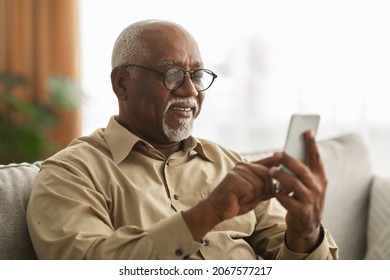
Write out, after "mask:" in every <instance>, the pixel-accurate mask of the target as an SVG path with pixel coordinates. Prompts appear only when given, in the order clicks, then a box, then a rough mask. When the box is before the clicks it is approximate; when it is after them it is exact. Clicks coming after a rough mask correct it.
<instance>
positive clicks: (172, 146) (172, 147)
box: [149, 142, 181, 158]
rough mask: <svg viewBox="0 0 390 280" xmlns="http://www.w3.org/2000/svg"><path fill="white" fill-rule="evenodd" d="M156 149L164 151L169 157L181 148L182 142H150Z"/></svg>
mask: <svg viewBox="0 0 390 280" xmlns="http://www.w3.org/2000/svg"><path fill="white" fill-rule="evenodd" d="M149 143H150V144H151V145H152V146H153V147H154V148H155V149H156V150H158V151H159V152H160V153H162V154H163V155H164V156H165V157H166V158H168V157H169V156H170V155H172V154H173V153H175V152H177V151H179V150H180V147H181V142H174V143H169V144H163V145H162V144H156V143H151V142H149Z"/></svg>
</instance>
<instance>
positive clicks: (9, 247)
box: [0, 134, 390, 259]
mask: <svg viewBox="0 0 390 280" xmlns="http://www.w3.org/2000/svg"><path fill="white" fill-rule="evenodd" d="M319 146H320V153H321V156H322V158H323V161H324V164H325V169H326V172H327V176H328V181H329V184H328V190H327V198H326V205H325V213H324V217H323V223H324V225H325V227H326V228H328V229H329V230H330V231H331V233H332V235H333V237H334V239H335V240H336V243H337V244H338V245H339V247H340V258H341V259H390V207H388V205H389V204H390V179H389V178H383V177H379V176H375V174H373V173H372V170H371V165H370V158H369V154H368V151H367V149H366V145H365V143H364V141H363V140H362V138H361V137H360V136H359V135H357V134H348V135H341V136H338V137H335V138H332V139H327V140H322V141H320V142H319ZM270 152H272V151H256V152H253V153H248V154H246V155H245V156H246V157H247V158H248V159H258V158H262V157H264V156H266V155H267V154H269V153H270ZM39 164H40V163H39V162H37V163H34V164H28V163H21V164H9V165H1V166H0V259H36V256H35V253H34V249H33V247H32V244H31V241H30V239H29V234H28V230H27V226H26V222H25V213H26V207H27V203H28V200H29V195H30V191H31V186H32V183H33V181H34V178H35V176H36V174H37V173H38V171H39ZM48 230H49V229H48Z"/></svg>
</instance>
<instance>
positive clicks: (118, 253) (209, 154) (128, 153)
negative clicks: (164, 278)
mask: <svg viewBox="0 0 390 280" xmlns="http://www.w3.org/2000/svg"><path fill="white" fill-rule="evenodd" d="M243 160H244V159H243V158H242V157H241V156H240V155H239V154H238V153H235V152H232V151H230V150H228V149H225V148H223V147H221V146H219V145H216V144H214V143H212V142H210V141H205V140H201V139H195V138H194V137H189V138H188V139H187V140H185V141H183V143H182V149H181V150H180V151H179V152H176V153H174V154H172V155H171V156H170V157H169V158H165V157H164V156H163V155H162V154H161V153H160V152H159V151H157V150H156V149H154V148H153V147H152V146H151V145H150V144H149V143H147V142H145V141H143V140H141V139H140V138H138V137H136V136H135V135H133V134H132V133H130V132H129V131H128V130H127V129H125V128H124V127H122V126H121V125H120V124H118V122H117V121H116V120H115V118H114V117H112V118H111V119H110V122H109V124H108V126H107V127H106V128H105V129H99V130H97V131H95V132H94V133H93V134H92V135H90V136H88V137H81V138H78V139H76V140H75V141H73V142H72V143H71V144H70V146H69V147H67V148H66V149H64V150H63V151H61V152H59V153H57V154H56V155H54V156H53V157H51V158H49V159H47V160H46V161H45V162H44V163H43V164H42V168H41V170H40V172H39V174H38V176H37V179H36V182H35V185H34V186H33V189H32V193H31V198H30V201H29V205H28V211H27V222H28V228H29V232H30V236H31V239H32V242H33V245H34V248H35V251H36V253H37V256H38V258H41V259H171V260H172V259H183V258H190V259H258V258H266V259H271V258H276V259H334V258H337V254H338V252H337V251H338V250H337V246H336V244H335V243H334V241H333V239H332V237H331V236H330V234H329V233H328V232H327V231H326V230H325V234H324V238H323V241H322V243H321V244H320V245H319V247H318V248H317V249H316V250H315V251H314V252H312V253H311V254H298V253H294V252H291V251H290V250H289V249H288V248H287V247H286V246H285V245H284V242H283V240H284V233H285V230H286V225H285V223H284V217H285V210H284V208H283V207H282V206H280V204H279V203H278V202H277V201H276V200H275V199H271V200H268V201H264V202H262V203H260V204H259V205H258V206H257V207H256V209H255V210H254V211H251V212H249V213H247V214H245V215H242V216H238V217H235V218H233V219H230V220H227V221H224V222H222V223H220V224H218V225H217V226H216V227H215V228H214V229H213V230H212V231H211V232H209V233H208V234H207V235H206V236H205V237H204V242H203V243H199V242H196V241H194V240H193V239H192V235H191V233H190V231H189V229H188V228H187V226H186V223H185V222H184V220H183V218H182V215H181V212H182V211H185V210H187V209H189V208H191V207H193V206H195V205H196V204H197V203H198V202H199V201H201V200H202V199H204V198H206V197H207V196H208V194H209V193H210V192H211V191H212V190H213V189H214V188H215V187H216V186H217V185H218V184H219V182H220V181H221V180H222V178H224V177H225V175H226V174H227V172H228V171H229V170H230V169H231V168H233V167H234V166H235V164H236V163H237V162H239V161H243Z"/></svg>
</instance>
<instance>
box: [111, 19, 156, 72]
mask: <svg viewBox="0 0 390 280" xmlns="http://www.w3.org/2000/svg"><path fill="white" fill-rule="evenodd" d="M149 23H150V21H148V20H145V21H140V22H136V23H133V24H131V25H129V26H127V27H126V28H125V29H124V30H123V31H122V32H121V33H120V34H119V36H118V38H117V39H116V41H115V44H114V48H113V50H112V56H111V67H112V69H114V68H115V67H117V66H123V65H125V64H127V63H137V61H138V60H139V59H140V58H141V57H145V56H147V55H148V50H147V49H146V48H145V47H144V44H143V41H142V40H141V37H142V33H143V32H144V30H145V26H146V25H148V24H149Z"/></svg>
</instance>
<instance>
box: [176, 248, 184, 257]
mask: <svg viewBox="0 0 390 280" xmlns="http://www.w3.org/2000/svg"><path fill="white" fill-rule="evenodd" d="M175 255H176V256H178V257H180V256H181V255H183V251H182V250H180V249H177V250H176V251H175Z"/></svg>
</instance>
